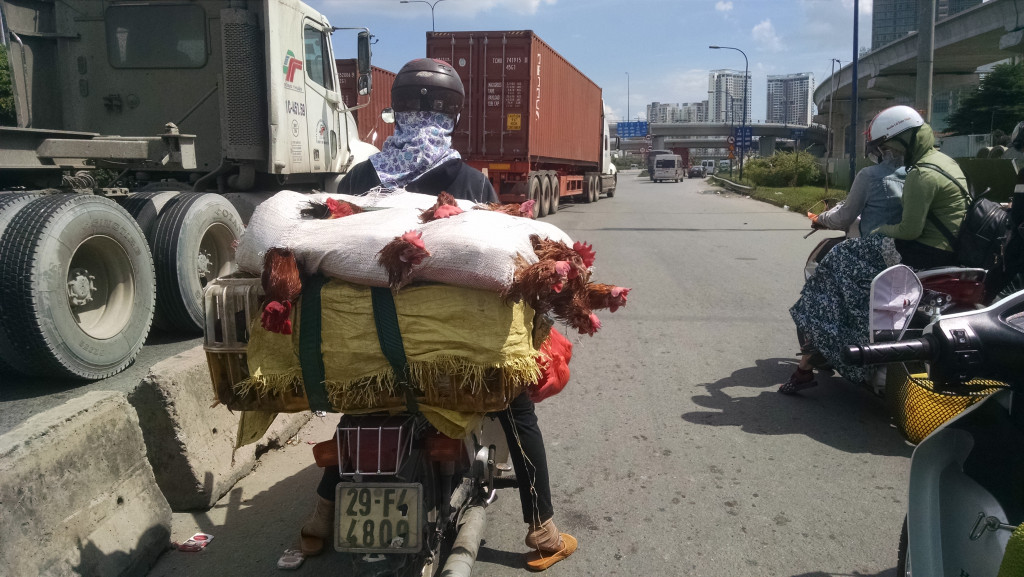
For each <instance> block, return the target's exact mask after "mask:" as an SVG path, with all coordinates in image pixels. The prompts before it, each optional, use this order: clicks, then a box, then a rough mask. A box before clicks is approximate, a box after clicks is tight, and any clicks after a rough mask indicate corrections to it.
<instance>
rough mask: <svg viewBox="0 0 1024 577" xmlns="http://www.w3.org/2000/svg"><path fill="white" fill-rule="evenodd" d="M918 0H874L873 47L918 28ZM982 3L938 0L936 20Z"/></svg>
mask: <svg viewBox="0 0 1024 577" xmlns="http://www.w3.org/2000/svg"><path fill="white" fill-rule="evenodd" d="M930 1H936V0H930ZM917 2H918V0H874V3H873V5H872V7H871V49H872V50H874V49H876V48H879V47H881V46H885V45H886V44H888V43H890V42H894V41H896V40H899V39H900V38H903V37H904V36H906V35H907V34H909V33H910V32H913V31H916V30H917V10H918V6H917ZM981 3H982V0H937V1H936V6H935V20H936V21H938V20H942V19H943V18H948V17H950V16H953V15H954V14H958V13H960V12H963V11H964V10H967V9H968V8H973V7H975V6H977V5H979V4H981Z"/></svg>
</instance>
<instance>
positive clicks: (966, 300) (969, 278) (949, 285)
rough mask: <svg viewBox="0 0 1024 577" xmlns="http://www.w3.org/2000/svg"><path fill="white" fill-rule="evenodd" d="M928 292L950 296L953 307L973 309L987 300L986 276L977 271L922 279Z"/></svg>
mask: <svg viewBox="0 0 1024 577" xmlns="http://www.w3.org/2000/svg"><path fill="white" fill-rule="evenodd" d="M921 284H922V286H923V287H924V288H925V289H926V290H931V291H935V292H940V293H943V294H946V295H949V298H950V299H951V301H952V302H951V303H950V304H951V305H953V306H957V307H964V306H967V307H973V306H974V305H979V304H981V303H982V301H983V300H984V298H985V274H984V273H983V272H977V271H965V272H960V273H950V274H939V275H935V276H931V277H925V278H922V279H921Z"/></svg>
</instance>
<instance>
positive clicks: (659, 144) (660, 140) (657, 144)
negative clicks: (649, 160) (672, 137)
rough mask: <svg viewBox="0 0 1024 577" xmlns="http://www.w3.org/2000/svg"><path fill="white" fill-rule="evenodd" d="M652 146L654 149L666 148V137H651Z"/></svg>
mask: <svg viewBox="0 0 1024 577" xmlns="http://www.w3.org/2000/svg"><path fill="white" fill-rule="evenodd" d="M651 148H652V149H654V150H665V137H664V136H654V137H652V138H651Z"/></svg>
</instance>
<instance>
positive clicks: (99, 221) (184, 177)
mask: <svg viewBox="0 0 1024 577" xmlns="http://www.w3.org/2000/svg"><path fill="white" fill-rule="evenodd" d="M335 30H336V29H335V28H333V27H332V26H331V24H330V23H329V22H328V21H327V19H326V17H324V16H323V15H322V14H320V13H318V12H317V11H316V10H314V9H312V8H311V7H309V6H307V5H306V4H304V3H302V2H299V1H298V0H209V1H204V2H192V1H187V2H186V1H168V2H154V3H143V2H134V1H119V0H111V1H106V2H96V1H95V0H63V1H61V2H24V1H22V0H0V38H2V40H3V42H4V45H5V47H6V48H7V49H8V54H9V57H10V64H11V74H12V79H13V91H14V96H15V106H16V109H17V119H18V126H17V127H7V128H4V127H0V371H3V370H11V369H13V370H16V371H18V372H21V373H24V374H26V375H30V376H49V377H57V378H73V379H84V380H93V379H99V378H104V377H107V376H110V375H113V374H115V373H117V372H119V371H121V370H123V369H124V368H125V367H127V366H128V365H129V364H130V363H131V362H132V361H133V359H134V358H135V356H136V355H137V354H138V352H139V350H141V348H142V346H143V344H144V343H145V340H146V337H147V335H148V334H149V331H150V327H151V326H152V325H156V326H158V327H160V328H163V329H165V330H167V331H173V332H178V333H188V334H201V333H202V331H203V326H204V321H205V318H204V313H203V300H202V299H203V289H204V287H205V286H206V284H207V283H208V282H210V281H212V280H213V279H215V278H217V277H219V276H223V275H225V274H228V273H230V272H232V271H233V270H234V268H235V266H234V247H233V243H234V242H235V241H236V240H237V239H238V237H239V236H240V235H241V233H242V230H243V227H244V225H245V223H246V220H247V218H246V217H247V215H249V214H251V213H252V210H253V209H254V207H255V206H256V205H257V204H258V203H259V202H260V201H261V200H262V199H265V198H267V197H268V196H270V195H272V194H274V193H275V192H277V191H280V190H282V189H286V188H287V189H292V190H307V191H312V190H316V189H321V190H333V189H335V188H336V186H337V184H336V183H337V182H338V180H340V178H341V177H342V176H343V175H344V173H345V172H346V171H348V170H349V168H350V167H351V166H353V165H355V164H356V163H358V162H361V161H362V160H365V159H366V158H368V157H369V156H370V155H371V154H373V153H374V152H376V151H377V149H376V148H375V147H373V146H372V145H370V144H367V143H365V142H361V141H360V139H359V133H358V132H357V128H356V122H355V119H354V117H353V115H352V113H351V111H350V110H349V109H348V108H347V107H346V105H345V104H344V103H343V102H342V99H341V95H340V93H339V76H338V70H337V68H336V65H335V53H334V49H333V46H332V43H331V35H332V33H333V32H334V31H335ZM351 30H360V31H359V32H355V33H354V35H355V36H357V42H356V46H354V48H356V49H357V54H358V75H357V81H358V83H359V84H358V88H357V91H360V92H365V94H362V96H369V95H370V84H371V81H370V75H371V72H370V66H371V65H370V33H369V31H368V30H365V29H351ZM108 182H109V183H108Z"/></svg>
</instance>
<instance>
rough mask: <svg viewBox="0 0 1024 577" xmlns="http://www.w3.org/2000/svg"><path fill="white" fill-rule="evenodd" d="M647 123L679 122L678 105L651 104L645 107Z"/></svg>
mask: <svg viewBox="0 0 1024 577" xmlns="http://www.w3.org/2000/svg"><path fill="white" fill-rule="evenodd" d="M647 121H648V122H679V105H678V104H671V103H666V102H652V103H650V104H648V105H647Z"/></svg>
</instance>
